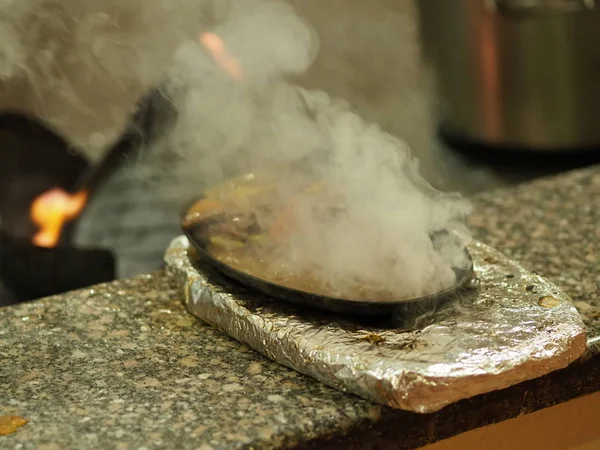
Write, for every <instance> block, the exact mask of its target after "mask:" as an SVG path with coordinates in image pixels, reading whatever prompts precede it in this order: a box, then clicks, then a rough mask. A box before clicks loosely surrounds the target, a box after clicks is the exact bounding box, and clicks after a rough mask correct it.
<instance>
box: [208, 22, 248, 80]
mask: <svg viewBox="0 0 600 450" xmlns="http://www.w3.org/2000/svg"><path fill="white" fill-rule="evenodd" d="M198 40H199V41H200V43H201V44H202V46H203V47H204V48H205V49H206V50H207V51H208V52H209V53H210V55H211V56H212V58H213V59H214V60H215V63H217V65H218V66H219V67H220V68H221V69H223V70H224V71H225V72H226V73H227V74H228V75H229V76H231V77H232V78H233V79H234V80H237V81H241V80H242V79H243V75H242V68H241V67H240V64H239V62H238V61H237V59H235V57H233V56H232V55H231V54H230V53H229V51H228V50H227V48H226V47H225V43H224V42H223V39H221V38H220V37H219V36H218V35H216V34H215V33H209V32H206V33H201V34H200V35H199V36H198Z"/></svg>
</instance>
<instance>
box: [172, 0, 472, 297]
mask: <svg viewBox="0 0 600 450" xmlns="http://www.w3.org/2000/svg"><path fill="white" fill-rule="evenodd" d="M230 6H231V13H230V14H227V12H226V11H224V10H221V17H222V20H224V22H223V24H220V23H216V24H215V25H214V27H213V28H212V30H211V31H214V32H215V33H216V34H217V35H219V36H220V37H221V38H222V39H223V41H224V43H225V45H226V47H227V49H228V50H229V51H230V52H231V53H233V54H234V55H236V56H237V57H238V59H239V61H240V62H241V66H242V68H243V71H244V74H245V79H244V81H243V82H237V81H235V80H233V79H232V78H231V77H229V76H228V75H227V73H225V72H224V71H222V70H221V69H220V68H219V67H217V66H216V65H215V64H214V62H213V61H212V59H211V58H210V56H209V55H208V54H207V53H206V52H204V51H203V49H201V48H198V47H197V46H190V47H188V48H185V49H182V50H181V52H180V53H179V55H178V58H177V64H176V65H175V66H174V67H173V70H172V74H171V76H170V78H169V79H170V80H174V84H173V85H172V87H176V89H172V90H171V91H168V92H169V95H170V96H171V98H172V100H173V102H174V104H175V105H176V107H177V108H176V109H177V110H178V112H179V119H178V122H177V124H176V126H175V129H174V130H173V133H172V135H171V136H170V137H171V139H172V140H171V142H170V145H171V146H172V148H175V149H177V151H179V152H181V155H182V158H181V161H182V163H183V164H184V165H185V166H186V167H187V168H189V167H190V165H191V164H195V166H194V168H193V169H192V171H193V172H194V173H196V174H197V176H198V179H199V180H202V182H203V183H212V182H215V181H218V180H219V179H221V178H223V177H226V176H231V175H234V174H240V173H244V172H253V171H265V170H266V171H269V172H271V173H277V174H282V176H281V178H282V179H284V180H288V182H289V183H291V181H290V180H294V181H297V180H298V179H301V180H304V181H314V180H325V181H326V183H327V184H328V185H329V186H330V187H332V188H333V189H334V190H339V191H341V192H343V199H342V200H341V201H342V202H343V204H342V205H340V206H342V207H343V210H344V211H345V214H343V215H340V216H336V217H335V218H333V217H329V216H327V217H321V216H318V215H316V214H313V213H312V211H313V210H314V206H316V205H314V204H311V205H305V206H306V207H305V209H303V214H301V215H300V216H301V218H300V219H298V221H299V222H298V224H297V228H296V229H295V230H296V231H295V232H294V234H293V235H292V238H291V243H290V245H289V246H288V247H286V248H285V252H284V253H283V254H282V255H280V259H278V260H276V261H274V266H275V265H278V264H282V263H285V264H286V266H288V267H290V268H292V269H293V270H295V271H297V272H304V271H310V272H311V273H313V274H314V273H316V274H318V277H319V278H320V279H321V281H323V282H325V283H326V284H328V285H329V286H330V287H331V288H332V289H333V290H334V291H335V292H339V293H342V292H348V289H349V288H350V286H351V283H355V282H356V280H361V281H362V282H366V283H368V284H369V285H370V286H376V287H377V288H380V289H382V290H384V291H388V292H392V293H394V294H395V296H396V297H397V298H401V297H406V296H415V295H424V294H428V293H431V292H435V291H438V290H440V289H442V288H446V287H448V286H450V285H451V284H452V283H453V282H454V272H453V271H452V267H453V266H456V265H458V266H461V265H464V264H466V263H467V262H466V260H465V259H464V253H463V251H462V248H461V247H460V246H456V245H449V246H447V247H445V248H442V249H437V250H436V249H434V247H433V244H432V240H431V237H430V236H431V234H432V233H434V232H436V231H439V230H449V231H451V230H455V231H458V232H460V233H461V234H462V235H463V236H466V235H468V233H467V231H466V228H465V227H464V220H465V215H466V214H467V212H468V210H469V206H468V203H467V202H465V201H463V200H462V199H460V198H459V197H458V196H454V195H444V194H442V193H439V192H437V191H435V190H433V189H432V188H431V187H430V186H429V185H428V184H427V183H426V182H425V181H424V180H423V179H422V178H421V177H420V176H419V175H418V169H417V163H416V161H415V160H414V159H413V158H411V155H410V151H409V148H408V146H407V144H406V143H405V142H403V141H402V140H400V139H397V138H395V137H393V136H391V135H390V134H388V133H385V132H384V131H382V130H381V129H380V127H378V126H377V125H374V124H369V123H366V122H365V121H363V120H362V119H361V118H360V117H359V116H358V115H357V114H355V113H354V112H353V111H352V110H351V108H350V107H349V105H348V104H346V103H345V102H343V101H340V100H335V99H332V98H330V96H329V95H327V94H326V93H324V92H321V91H314V90H312V91H310V90H305V89H301V88H299V87H297V86H296V85H294V84H292V83H290V82H288V81H287V79H286V77H288V76H289V75H298V74H300V73H302V72H303V71H305V70H306V69H307V68H308V67H309V64H310V63H311V62H312V59H313V57H314V49H315V48H316V47H317V44H316V42H315V41H314V39H315V34H314V33H313V32H312V31H311V30H310V28H309V27H308V26H307V25H306V24H305V23H303V22H302V21H301V20H300V19H299V18H298V16H297V15H296V14H295V12H294V11H293V10H292V9H291V8H289V7H287V6H285V5H283V4H281V3H277V2H271V1H262V0H261V1H258V0H245V1H237V2H235V4H234V3H231V4H230ZM198 74H201V76H198ZM182 87H183V88H182ZM283 174H284V175H283ZM199 185H200V183H199ZM282 189H285V187H282ZM314 201H315V202H319V200H318V199H317V200H314Z"/></svg>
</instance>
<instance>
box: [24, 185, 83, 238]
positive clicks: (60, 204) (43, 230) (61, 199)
mask: <svg viewBox="0 0 600 450" xmlns="http://www.w3.org/2000/svg"><path fill="white" fill-rule="evenodd" d="M87 199H88V193H87V191H81V192H78V193H76V194H69V193H67V192H65V191H63V190H62V189H61V188H53V189H50V190H48V191H46V192H44V193H43V194H41V195H40V196H38V197H37V198H36V199H35V200H34V201H33V203H32V204H31V210H30V212H31V220H32V221H33V223H35V224H36V225H37V226H38V227H39V231H38V232H37V233H36V234H35V236H34V237H33V239H32V242H33V243H34V244H35V245H38V246H40V247H54V246H56V244H57V243H58V240H59V239H60V234H61V232H62V229H63V227H64V225H65V224H66V223H67V222H69V221H71V220H73V219H75V218H76V217H77V216H78V215H79V213H81V211H82V210H83V207H84V206H85V204H86V202H87Z"/></svg>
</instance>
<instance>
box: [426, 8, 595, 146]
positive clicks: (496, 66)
mask: <svg viewBox="0 0 600 450" xmlns="http://www.w3.org/2000/svg"><path fill="white" fill-rule="evenodd" d="M417 3H418V6H419V17H420V27H421V35H422V42H423V50H424V54H425V57H426V59H427V61H428V62H429V63H430V64H431V66H432V68H433V69H434V70H433V71H434V73H435V76H436V78H437V90H438V95H439V99H440V115H441V117H440V120H441V123H442V126H443V128H444V129H445V130H446V131H447V132H449V133H450V134H452V135H456V136H458V137H464V138H467V139H469V140H473V141H476V142H479V143H483V144H492V145H496V146H506V147H510V146H516V147H524V148H528V149H530V150H532V151H535V150H544V151H549V150H554V151H559V150H569V149H571V148H575V147H593V146H600V127H598V126H597V124H598V122H599V121H600V83H599V82H598V80H599V79H600V46H599V45H598V42H599V41H600V6H599V5H598V3H599V2H598V1H597V0H444V1H438V0H419V1H418V2H417Z"/></svg>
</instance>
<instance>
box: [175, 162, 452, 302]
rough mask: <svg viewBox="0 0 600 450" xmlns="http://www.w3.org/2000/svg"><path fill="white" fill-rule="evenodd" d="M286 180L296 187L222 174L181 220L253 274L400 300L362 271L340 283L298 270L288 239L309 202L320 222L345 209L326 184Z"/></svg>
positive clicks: (335, 293) (335, 292) (214, 250)
mask: <svg viewBox="0 0 600 450" xmlns="http://www.w3.org/2000/svg"><path fill="white" fill-rule="evenodd" d="M290 184H291V185H293V186H294V187H293V188H291V187H288V188H285V189H283V188H282V184H281V183H279V182H277V181H275V180H274V179H272V178H269V177H267V176H261V175H254V174H252V175H247V176H244V177H241V178H236V179H232V180H226V181H225V182H222V183H221V184H218V185H216V186H214V187H212V188H210V189H208V190H206V191H205V192H204V195H203V196H202V198H201V199H200V200H198V201H197V202H196V203H195V204H193V205H192V206H191V207H190V208H189V209H188V211H187V213H186V214H185V216H184V218H183V226H184V228H186V229H194V236H196V237H197V238H198V239H199V240H200V242H201V243H202V245H203V246H204V247H205V249H206V251H207V252H208V253H209V254H210V255H211V256H212V257H213V258H214V259H216V260H218V261H219V262H221V263H223V264H225V265H227V266H229V267H231V268H233V269H235V270H237V271H239V272H242V273H245V274H248V275H250V276H253V277H255V278H258V279H261V280H264V281H267V282H270V283H273V284H276V285H280V286H284V287H287V288H291V289H295V290H299V291H303V292H308V293H312V294H317V295H322V296H326V297H333V298H343V299H349V300H357V301H359V300H360V301H378V302H382V301H397V300H401V299H399V298H398V294H397V292H395V293H394V292H392V291H391V290H390V289H386V288H382V287H381V286H378V285H374V284H372V283H370V282H369V281H367V280H365V279H360V277H357V278H356V279H353V280H345V282H344V283H343V285H340V284H339V283H338V284H332V283H330V282H329V280H328V277H327V276H323V272H322V271H319V270H318V269H317V268H315V269H312V268H310V267H306V266H304V267H302V268H301V269H300V270H299V269H298V266H297V265H294V264H290V261H291V257H290V255H291V254H290V252H292V251H293V250H291V248H292V247H291V246H290V243H291V241H292V240H293V239H296V238H298V235H299V234H301V231H302V230H298V227H299V224H300V223H302V221H301V219H302V215H303V214H305V213H307V211H308V210H307V208H309V209H310V214H311V215H312V217H319V218H320V220H319V221H320V223H327V221H328V219H332V218H335V217H336V215H343V214H344V213H345V211H344V208H343V206H342V205H343V196H341V195H340V194H339V193H337V192H335V191H333V190H332V189H331V188H330V186H326V185H325V184H324V183H309V182H304V183H290ZM367 222H368V221H365V224H366V225H367ZM295 244H296V245H297V242H296V243H295ZM323 251H324V252H325V251H326V249H323ZM384 270H385V268H382V271H384ZM439 290H440V289H437V290H436V292H437V291H439Z"/></svg>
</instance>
